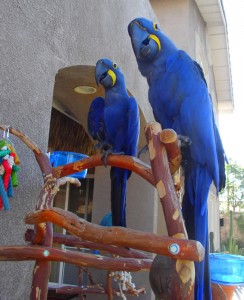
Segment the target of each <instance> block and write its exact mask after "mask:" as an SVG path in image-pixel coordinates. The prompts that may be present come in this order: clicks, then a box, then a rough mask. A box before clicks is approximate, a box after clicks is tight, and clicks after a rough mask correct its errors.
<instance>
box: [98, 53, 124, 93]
mask: <svg viewBox="0 0 244 300" xmlns="http://www.w3.org/2000/svg"><path fill="white" fill-rule="evenodd" d="M95 78H96V83H97V85H99V84H101V85H103V87H104V88H105V89H109V88H112V87H114V86H116V85H118V84H119V83H120V82H124V76H123V74H122V72H121V70H120V69H119V67H118V66H117V64H116V63H114V62H112V61H111V60H110V59H107V58H103V59H100V60H98V61H97V63H96V69H95Z"/></svg>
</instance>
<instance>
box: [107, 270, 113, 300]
mask: <svg viewBox="0 0 244 300" xmlns="http://www.w3.org/2000/svg"><path fill="white" fill-rule="evenodd" d="M106 292H107V294H108V300H113V289H112V275H111V272H110V271H108V272H107V276H106Z"/></svg>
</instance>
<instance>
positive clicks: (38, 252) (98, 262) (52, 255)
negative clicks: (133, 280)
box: [0, 246, 152, 299]
mask: <svg viewBox="0 0 244 300" xmlns="http://www.w3.org/2000/svg"><path fill="white" fill-rule="evenodd" d="M4 260H7V261H25V260H37V261H38V262H39V263H40V265H41V264H42V262H47V261H63V262H67V263H71V264H75V265H77V266H81V267H92V268H98V269H101V270H111V271H129V272H137V271H146V270H149V269H150V267H151V263H152V260H151V259H135V258H108V257H105V256H101V255H94V254H88V253H79V252H76V251H69V250H62V249H58V248H53V247H43V246H0V261H4ZM46 266H48V265H45V270H46ZM42 268H43V266H42ZM36 271H37V270H36V269H34V272H36ZM47 271H48V270H47ZM44 275H45V274H41V273H38V276H40V277H38V279H40V280H41V279H42V276H44ZM32 290H35V291H36V290H38V291H43V290H42V289H41V288H37V289H32ZM35 291H34V293H35V294H36V292H35ZM42 293H43V292H42ZM39 294H40V292H39V293H38V295H39ZM36 299H39V298H36ZM41 299H42V298H41Z"/></svg>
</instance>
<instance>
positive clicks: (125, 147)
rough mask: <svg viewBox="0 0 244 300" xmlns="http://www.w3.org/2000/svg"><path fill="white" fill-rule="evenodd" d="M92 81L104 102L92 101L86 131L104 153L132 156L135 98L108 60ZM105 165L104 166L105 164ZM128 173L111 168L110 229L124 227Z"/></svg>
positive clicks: (136, 120)
mask: <svg viewBox="0 0 244 300" xmlns="http://www.w3.org/2000/svg"><path fill="white" fill-rule="evenodd" d="M95 78H96V82H97V84H98V85H99V84H101V85H102V86H103V87H104V90H105V98H102V97H98V98H95V99H94V100H93V102H92V103H91V106H90V110H89V113H88V130H89V133H90V135H91V136H92V137H93V138H94V139H96V140H98V142H99V145H100V146H101V148H102V149H103V150H104V151H105V156H106V154H107V153H108V152H111V153H115V154H116V153H122V154H125V155H131V156H135V155H136V152H137V146H138V138H139V130H140V119H139V108H138V104H137V102H136V100H135V98H134V97H130V96H129V95H128V93H127V89H126V84H125V79H124V76H123V74H122V72H121V70H120V69H119V68H118V66H117V65H116V64H115V63H113V62H112V61H111V60H109V59H105V58H104V59H100V60H99V61H98V62H97V64H96V70H95ZM105 163H106V162H105ZM130 175H131V171H129V170H126V169H122V168H116V167H111V171H110V177H111V211H112V224H113V226H123V227H126V186H127V180H128V179H129V177H130Z"/></svg>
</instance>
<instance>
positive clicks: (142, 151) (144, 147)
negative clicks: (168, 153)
mask: <svg viewBox="0 0 244 300" xmlns="http://www.w3.org/2000/svg"><path fill="white" fill-rule="evenodd" d="M147 151H148V145H147V144H146V145H145V146H143V147H142V148H141V150H140V151H139V152H138V153H137V157H138V158H140V156H141V155H142V153H146V152H147Z"/></svg>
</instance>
